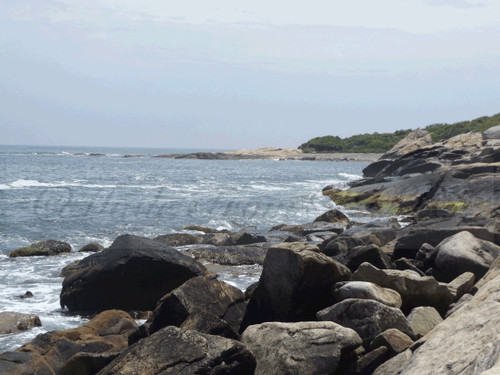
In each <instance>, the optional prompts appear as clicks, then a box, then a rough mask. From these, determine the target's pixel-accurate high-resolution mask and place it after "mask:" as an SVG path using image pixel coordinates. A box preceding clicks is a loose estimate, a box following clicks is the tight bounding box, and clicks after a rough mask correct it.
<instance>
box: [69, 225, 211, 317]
mask: <svg viewBox="0 0 500 375" xmlns="http://www.w3.org/2000/svg"><path fill="white" fill-rule="evenodd" d="M206 272H207V271H206V268H205V267H204V266H203V265H202V264H200V263H198V262H197V261H196V260H194V259H192V258H189V257H187V256H185V255H183V254H181V253H179V252H178V251H176V250H174V249H172V248H170V247H168V246H166V245H164V244H162V243H161V242H158V241H155V240H150V239H147V238H143V237H137V236H132V235H123V236H120V237H118V238H117V239H116V240H115V241H114V242H113V244H112V245H111V246H110V247H109V248H107V249H105V250H103V251H102V252H100V253H96V254H93V255H90V256H89V257H87V258H84V259H82V260H81V261H79V262H78V263H77V264H76V265H75V266H74V268H72V269H71V270H69V271H68V273H67V274H66V277H65V278H64V282H63V286H62V291H61V296H60V302H61V306H62V307H64V306H66V307H67V308H68V309H69V310H71V311H103V310H108V309H113V308H118V309H123V310H128V311H130V310H153V309H154V307H155V306H156V302H157V301H158V300H159V299H160V298H161V297H162V296H164V295H165V294H166V293H168V292H170V291H172V290H173V289H175V288H177V287H178V286H179V285H181V284H182V283H184V282H185V281H187V280H189V279H190V278H192V277H195V276H198V275H201V274H204V273H206Z"/></svg>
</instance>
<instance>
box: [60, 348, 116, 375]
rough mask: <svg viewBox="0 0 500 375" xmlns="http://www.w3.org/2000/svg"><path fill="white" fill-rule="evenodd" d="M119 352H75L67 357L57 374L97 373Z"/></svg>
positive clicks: (86, 374)
mask: <svg viewBox="0 0 500 375" xmlns="http://www.w3.org/2000/svg"><path fill="white" fill-rule="evenodd" d="M119 354H120V353H119V352H111V353H88V352H80V353H76V354H75V355H74V356H73V357H71V358H70V359H68V360H67V361H66V362H65V363H64V365H62V367H61V369H60V370H59V372H58V375H75V374H78V375H91V374H97V373H98V372H99V371H100V370H102V369H103V368H104V367H106V366H107V365H108V364H109V363H111V361H113V359H115V358H116V357H118V355H119Z"/></svg>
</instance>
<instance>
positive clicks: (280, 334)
mask: <svg viewBox="0 0 500 375" xmlns="http://www.w3.org/2000/svg"><path fill="white" fill-rule="evenodd" d="M241 341H242V342H243V343H244V344H245V345H247V347H248V349H250V350H251V351H252V353H254V354H255V359H256V360H257V368H256V369H255V374H256V375H274V374H301V375H322V374H324V375H327V374H333V373H336V371H337V368H338V367H339V364H340V363H341V361H342V357H343V356H346V355H347V354H349V352H352V351H353V350H354V349H356V348H357V347H358V346H360V345H361V338H360V337H359V336H358V334H357V333H356V332H354V331H353V330H352V329H349V328H345V327H342V326H341V325H339V324H336V323H333V322H298V323H279V322H268V323H262V324H256V325H253V326H250V327H248V328H247V329H246V330H245V332H243V335H242V337H241Z"/></svg>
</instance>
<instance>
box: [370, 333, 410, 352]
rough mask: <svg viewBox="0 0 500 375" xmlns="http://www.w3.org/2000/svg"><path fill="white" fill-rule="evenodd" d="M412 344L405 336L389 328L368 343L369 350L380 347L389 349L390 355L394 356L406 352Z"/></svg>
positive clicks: (408, 337)
mask: <svg viewBox="0 0 500 375" xmlns="http://www.w3.org/2000/svg"><path fill="white" fill-rule="evenodd" d="M412 344H413V340H412V339H411V338H410V336H408V335H407V334H405V333H403V332H401V331H400V330H399V329H396V328H389V329H387V330H385V331H384V332H382V333H380V334H378V335H377V336H376V337H375V338H374V339H373V341H372V342H371V343H370V349H371V350H374V349H377V348H379V347H381V346H385V347H386V348H388V349H389V353H390V354H391V355H396V354H399V353H401V352H402V351H403V350H406V349H407V348H409V347H410V346H411V345H412Z"/></svg>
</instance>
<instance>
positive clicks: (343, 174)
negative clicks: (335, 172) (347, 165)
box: [339, 172, 363, 180]
mask: <svg viewBox="0 0 500 375" xmlns="http://www.w3.org/2000/svg"><path fill="white" fill-rule="evenodd" d="M339 176H341V177H345V178H347V179H349V180H359V179H360V178H362V177H363V176H360V175H357V174H350V173H343V172H341V173H339Z"/></svg>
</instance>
